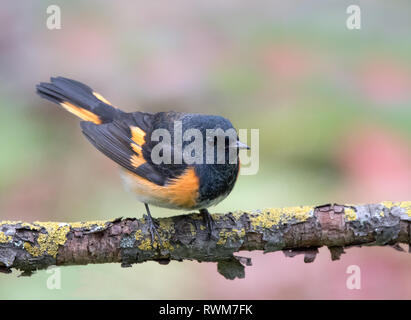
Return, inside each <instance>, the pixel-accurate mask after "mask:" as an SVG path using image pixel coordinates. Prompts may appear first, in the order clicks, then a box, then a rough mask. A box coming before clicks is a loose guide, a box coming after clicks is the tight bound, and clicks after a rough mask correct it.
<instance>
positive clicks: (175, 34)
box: [0, 0, 411, 299]
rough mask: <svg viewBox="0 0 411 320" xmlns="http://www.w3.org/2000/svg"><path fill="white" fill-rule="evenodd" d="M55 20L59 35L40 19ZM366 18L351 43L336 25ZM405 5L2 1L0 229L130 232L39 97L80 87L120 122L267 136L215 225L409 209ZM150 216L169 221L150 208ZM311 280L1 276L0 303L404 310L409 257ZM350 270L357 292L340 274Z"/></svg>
mask: <svg viewBox="0 0 411 320" xmlns="http://www.w3.org/2000/svg"><path fill="white" fill-rule="evenodd" d="M52 4H56V5H58V6H60V8H61V14H62V16H61V23H62V28H61V29H60V30H48V29H47V27H46V19H47V17H48V15H47V13H46V9H47V7H48V6H49V5H52ZM351 4H358V5H359V6H360V8H361V14H362V16H361V18H362V19H361V22H362V29H361V30H348V29H347V28H346V19H347V17H348V14H347V13H346V9H347V7H348V6H349V5H351ZM410 30H411V4H410V2H409V1H406V0H404V1H400V0H397V1H390V2H387V1H382V0H379V1H375V0H368V1H366V0H362V1H354V0H353V1H337V0H328V1H318V0H310V1H304V2H302V1H297V0H294V1H259V2H258V3H256V2H251V1H238V0H225V1H217V0H211V1H210V0H209V1H201V2H200V1H196V2H194V1H190V0H184V1H167V2H157V1H154V2H150V1H131V0H130V1H116V2H114V1H87V2H85V1H70V2H67V1H62V0H60V1H57V0H56V1H36V2H34V1H33V2H26V1H25V2H18V1H3V2H2V5H1V9H0V145H1V149H0V150H1V151H0V152H1V157H0V220H4V219H10V220H28V221H33V220H42V221H48V220H55V221H78V220H95V219H110V218H114V217H119V216H130V217H134V216H138V217H141V216H142V213H143V212H144V206H143V205H142V204H141V203H139V202H138V201H136V200H135V199H134V198H133V196H132V195H131V194H128V193H126V192H125V191H124V190H123V188H122V183H121V180H120V178H119V176H118V174H117V173H118V168H117V166H116V165H114V164H113V162H111V161H110V160H109V159H108V158H105V157H104V156H103V155H101V154H100V153H99V152H98V151H97V150H95V149H94V148H93V147H92V146H91V145H90V144H89V142H88V141H87V140H86V139H85V138H84V137H83V136H82V134H81V131H80V130H79V123H78V122H79V121H78V120H77V119H75V117H74V116H72V115H70V114H69V113H67V112H66V111H64V110H62V109H61V108H58V107H57V106H56V105H53V104H52V103H49V102H47V101H45V100H42V99H41V98H39V97H38V96H37V95H36V94H35V85H36V84H37V83H38V82H40V81H48V79H49V77H50V76H57V75H60V76H66V77H70V78H74V79H77V80H79V81H82V82H84V83H86V84H88V85H90V86H91V87H93V88H94V89H95V90H96V91H97V92H100V93H101V94H103V96H104V97H106V98H107V99H108V100H109V101H111V102H112V103H113V104H115V105H117V106H120V107H121V108H122V109H123V110H126V111H135V110H141V111H147V112H156V111H167V110H176V111H186V112H201V113H209V114H219V115H222V116H225V117H228V118H230V119H231V120H232V122H233V123H234V125H235V126H236V127H237V128H248V129H251V128H256V129H259V130H260V170H259V172H258V174H256V175H252V176H240V178H239V180H238V182H237V185H236V187H235V188H234V191H233V192H232V194H231V195H230V197H228V198H227V199H226V200H225V201H224V202H222V203H221V204H219V205H218V206H216V207H215V208H212V209H211V211H212V212H221V213H223V212H226V211H229V210H237V209H258V208H265V207H282V206H294V205H319V204H324V203H329V202H336V203H370V202H379V201H383V200H411V152H410V146H411V104H410V103H411V90H410V88H411V59H410V58H411V37H410ZM152 211H153V215H154V216H167V215H174V214H177V213H178V212H177V211H171V210H163V209H159V208H153V209H152ZM346 252H347V253H346V254H345V255H342V256H341V260H339V261H336V262H331V260H330V254H329V252H328V250H327V249H321V250H320V254H319V256H318V257H317V259H316V260H315V262H314V263H311V264H304V263H303V257H302V256H297V257H295V258H292V259H290V258H286V257H285V256H284V255H283V254H282V253H281V252H277V253H270V254H266V255H264V254H263V253H262V252H242V253H241V254H242V255H244V256H249V257H252V258H253V266H252V267H247V268H246V278H245V279H241V280H239V279H237V280H234V281H229V280H225V279H224V278H223V277H222V276H220V275H219V274H218V273H217V271H216V265H215V264H210V263H202V264H200V263H197V262H183V263H179V262H171V263H170V264H169V265H168V266H162V265H159V264H157V263H154V262H149V263H144V264H142V265H134V266H133V267H132V268H127V269H122V268H120V265H118V264H112V265H110V264H107V265H90V266H87V267H85V266H78V267H64V268H62V269H61V275H62V283H61V285H62V288H61V290H48V289H47V287H46V281H47V278H48V277H49V276H50V274H47V273H46V272H45V271H40V272H37V273H36V274H34V275H33V276H32V277H30V278H25V277H18V272H13V274H11V275H4V274H0V298H2V299H15V298H21V299H26V298H39V299H42V298H49V299H63V298H65V299H95V298H102V299H105V298H111V299H183V298H185V299H239V298H243V299H254V298H255V299H282V298H283V299H284V298H291V299H294V298H300V299H321V298H322V299H332V298H335V299H344V298H350V299H357V298H360V299H365V298H377V299H383V298H386V299H392V298H396V299H402V298H408V299H410V298H411V276H410V273H409V270H410V268H411V257H410V255H408V254H406V253H400V252H397V251H395V250H393V249H391V248H388V247H387V248H385V247H384V248H353V249H348V250H346ZM350 265H358V266H359V267H360V268H361V277H362V281H361V286H362V288H361V290H349V289H347V287H346V280H347V277H348V276H349V275H348V274H346V270H347V268H348V266H350Z"/></svg>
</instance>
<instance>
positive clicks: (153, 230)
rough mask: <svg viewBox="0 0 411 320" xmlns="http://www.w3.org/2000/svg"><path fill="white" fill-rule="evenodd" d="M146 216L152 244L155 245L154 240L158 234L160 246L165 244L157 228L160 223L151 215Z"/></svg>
mask: <svg viewBox="0 0 411 320" xmlns="http://www.w3.org/2000/svg"><path fill="white" fill-rule="evenodd" d="M144 218H145V219H146V221H147V224H148V230H149V231H150V235H151V245H152V246H153V244H154V240H155V238H156V236H157V239H158V242H159V243H160V246H162V245H163V242H162V241H161V237H160V234H159V233H158V230H157V228H158V227H159V224H158V222H157V221H156V220H154V219H153V218H152V217H151V215H144Z"/></svg>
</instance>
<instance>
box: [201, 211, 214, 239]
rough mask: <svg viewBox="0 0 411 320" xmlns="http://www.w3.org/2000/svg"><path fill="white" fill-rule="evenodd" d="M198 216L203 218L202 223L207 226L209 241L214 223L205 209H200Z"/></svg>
mask: <svg viewBox="0 0 411 320" xmlns="http://www.w3.org/2000/svg"><path fill="white" fill-rule="evenodd" d="M200 214H201V215H202V216H203V219H204V222H205V224H206V226H207V230H208V237H209V239H211V237H212V235H213V231H214V230H215V222H214V219H213V217H212V216H211V214H210V212H208V210H207V209H200Z"/></svg>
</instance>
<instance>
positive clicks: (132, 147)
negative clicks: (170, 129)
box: [81, 112, 166, 185]
mask: <svg viewBox="0 0 411 320" xmlns="http://www.w3.org/2000/svg"><path fill="white" fill-rule="evenodd" d="M151 116H152V115H151V114H147V113H141V112H134V113H132V114H130V113H129V114H125V116H123V117H122V118H118V119H116V120H114V121H113V122H110V123H103V124H100V125H99V124H95V123H93V122H89V121H83V122H81V128H82V130H83V134H84V135H85V136H86V137H87V139H88V140H89V141H90V142H91V143H92V144H93V145H94V146H95V147H96V148H97V149H98V150H99V151H101V152H102V153H103V154H105V155H106V156H107V157H109V158H110V159H112V160H113V161H115V162H116V163H118V164H119V165H120V166H122V167H124V168H125V169H127V170H129V171H131V172H133V173H135V174H137V175H138V176H140V177H142V178H144V179H146V180H149V181H151V182H153V183H155V184H157V185H164V184H165V182H166V177H165V176H164V175H163V174H162V173H161V172H160V171H158V170H157V168H156V167H155V166H154V165H153V164H152V162H151V161H147V159H146V158H145V157H144V154H145V153H147V150H144V148H145V149H147V147H149V144H146V133H147V132H148V131H149V126H150V118H151ZM144 151H146V152H144Z"/></svg>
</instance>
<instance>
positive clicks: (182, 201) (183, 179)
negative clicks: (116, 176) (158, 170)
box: [127, 167, 200, 209]
mask: <svg viewBox="0 0 411 320" xmlns="http://www.w3.org/2000/svg"><path fill="white" fill-rule="evenodd" d="M127 174H128V175H129V176H130V178H131V179H132V181H133V182H132V183H133V185H129V187H131V188H130V189H131V191H133V192H135V193H136V194H137V196H140V198H146V199H148V201H147V202H149V203H152V204H154V205H158V206H162V207H169V208H184V209H190V208H193V207H195V206H196V204H197V198H198V192H199V187H200V180H199V178H198V177H197V175H196V173H195V171H194V168H193V167H189V168H188V169H186V171H185V172H184V173H183V174H182V175H181V176H180V177H179V178H177V179H175V180H172V181H171V182H170V183H168V184H166V185H164V186H159V185H157V184H155V183H152V182H150V181H148V180H146V179H144V178H142V177H140V176H138V175H137V174H134V173H132V172H129V171H127Z"/></svg>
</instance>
